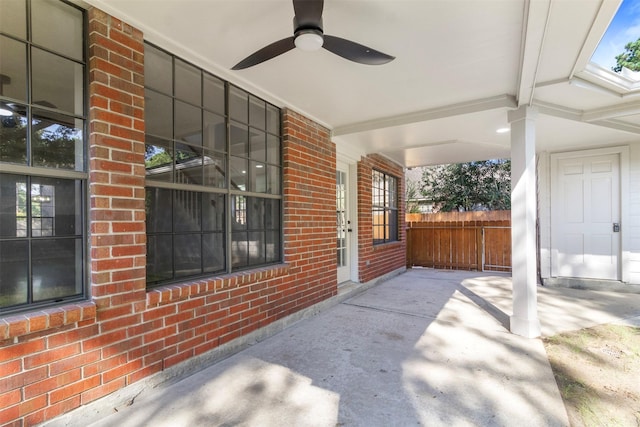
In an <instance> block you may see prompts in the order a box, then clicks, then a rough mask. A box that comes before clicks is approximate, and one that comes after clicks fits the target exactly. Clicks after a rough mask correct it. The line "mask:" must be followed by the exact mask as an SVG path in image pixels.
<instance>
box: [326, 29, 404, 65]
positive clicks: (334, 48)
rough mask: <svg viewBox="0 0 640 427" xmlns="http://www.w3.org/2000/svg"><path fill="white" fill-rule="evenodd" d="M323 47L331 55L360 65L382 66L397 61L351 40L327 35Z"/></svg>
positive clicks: (393, 57)
mask: <svg viewBox="0 0 640 427" xmlns="http://www.w3.org/2000/svg"><path fill="white" fill-rule="evenodd" d="M322 47H323V48H325V49H327V50H328V51H329V52H331V53H335V54H336V55H338V56H341V57H343V58H345V59H348V60H350V61H353V62H357V63H359V64H366V65H382V64H386V63H387V62H390V61H393V60H394V59H395V56H390V55H387V54H386V53H382V52H379V51H377V50H375V49H371V48H370V47H367V46H363V45H361V44H359V43H356V42H352V41H351V40H346V39H343V38H340V37H335V36H329V35H326V34H325V35H324V44H323V45H322Z"/></svg>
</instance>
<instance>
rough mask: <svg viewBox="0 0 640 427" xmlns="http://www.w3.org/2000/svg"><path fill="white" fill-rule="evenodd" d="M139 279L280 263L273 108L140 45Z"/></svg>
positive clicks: (277, 134) (277, 132) (277, 137)
mask: <svg viewBox="0 0 640 427" xmlns="http://www.w3.org/2000/svg"><path fill="white" fill-rule="evenodd" d="M145 121H146V157H145V166H146V190H147V196H146V199H147V200H146V212H147V285H149V286H155V285H160V284H164V283H170V282H173V281H177V280H182V279H185V278H193V277H203V276H206V275H209V274H211V273H219V272H231V271H234V270H239V269H245V268H250V267H255V266H260V265H266V264H271V263H276V262H280V261H281V259H282V256H281V252H282V250H281V242H282V225H281V219H280V209H281V203H282V200H281V199H282V196H281V174H282V172H281V169H282V167H281V153H280V152H281V140H282V136H281V128H280V110H279V109H278V108H277V107H275V106H273V105H271V104H269V103H267V102H265V101H264V100H262V99H260V98H258V97H256V96H253V95H251V94H250V93H248V92H246V91H244V90H242V89H240V88H238V87H236V86H233V85H231V84H229V83H228V82H225V81H223V80H221V79H219V78H217V77H216V76H214V75H212V74H210V73H208V72H206V71H204V70H202V69H200V68H198V67H196V66H194V65H192V64H190V63H188V62H186V61H183V60H182V59H180V58H178V57H176V56H174V55H172V54H170V53H168V52H166V51H164V50H162V49H160V48H158V47H156V46H154V45H152V44H149V43H145Z"/></svg>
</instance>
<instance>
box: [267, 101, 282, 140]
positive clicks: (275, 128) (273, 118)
mask: <svg viewBox="0 0 640 427" xmlns="http://www.w3.org/2000/svg"><path fill="white" fill-rule="evenodd" d="M267 132H271V133H274V134H276V135H280V110H278V108H276V107H274V106H273V105H267Z"/></svg>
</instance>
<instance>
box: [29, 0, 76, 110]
mask: <svg viewBox="0 0 640 427" xmlns="http://www.w3.org/2000/svg"><path fill="white" fill-rule="evenodd" d="M31 19H32V24H31V28H32V32H33V42H34V43H37V44H39V45H42V46H45V47H47V48H49V49H51V50H53V51H56V52H58V53H62V54H63V55H66V56H70V57H72V58H74V59H77V60H82V58H83V55H82V49H83V39H82V35H83V31H84V30H83V28H82V26H83V22H84V21H83V19H82V12H81V11H80V10H78V9H76V8H75V7H72V6H69V5H67V4H64V3H62V2H61V1H52V0H39V1H32V2H31ZM34 99H35V98H34Z"/></svg>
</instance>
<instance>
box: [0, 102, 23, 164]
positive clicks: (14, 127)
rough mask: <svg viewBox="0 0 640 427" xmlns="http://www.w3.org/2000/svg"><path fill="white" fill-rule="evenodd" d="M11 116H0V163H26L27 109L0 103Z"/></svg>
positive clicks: (0, 106)
mask: <svg viewBox="0 0 640 427" xmlns="http://www.w3.org/2000/svg"><path fill="white" fill-rule="evenodd" d="M0 108H2V109H6V110H8V111H13V115H10V116H0V162H7V163H18V164H22V165H24V164H26V163H27V116H26V111H27V108H26V107H24V106H22V105H17V104H6V103H3V102H0Z"/></svg>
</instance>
